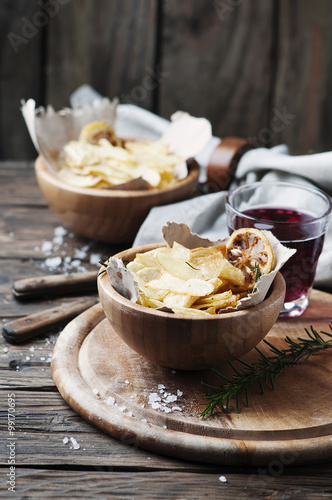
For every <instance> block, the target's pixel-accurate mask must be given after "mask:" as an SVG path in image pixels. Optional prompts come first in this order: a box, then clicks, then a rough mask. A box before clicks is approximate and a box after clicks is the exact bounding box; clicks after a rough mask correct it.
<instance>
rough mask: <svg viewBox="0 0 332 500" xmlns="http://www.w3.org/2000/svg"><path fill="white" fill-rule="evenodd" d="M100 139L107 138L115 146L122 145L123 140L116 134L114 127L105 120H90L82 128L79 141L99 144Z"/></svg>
mask: <svg viewBox="0 0 332 500" xmlns="http://www.w3.org/2000/svg"><path fill="white" fill-rule="evenodd" d="M100 139H107V140H108V141H109V142H110V143H111V144H113V146H122V144H121V140H120V139H119V138H118V137H117V136H116V135H115V132H114V129H113V127H111V126H110V125H109V124H108V123H105V122H90V123H88V124H87V125H85V127H83V128H82V130H81V133H80V136H79V141H80V142H88V143H89V144H98V142H99V141H100Z"/></svg>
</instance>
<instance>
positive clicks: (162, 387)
mask: <svg viewBox="0 0 332 500" xmlns="http://www.w3.org/2000/svg"><path fill="white" fill-rule="evenodd" d="M158 389H159V390H161V389H166V387H165V386H164V384H158Z"/></svg>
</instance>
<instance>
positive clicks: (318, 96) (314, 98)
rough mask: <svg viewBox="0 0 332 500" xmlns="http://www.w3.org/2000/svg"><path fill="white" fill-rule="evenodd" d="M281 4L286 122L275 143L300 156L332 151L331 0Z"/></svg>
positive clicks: (280, 75) (279, 76)
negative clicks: (331, 88) (314, 152)
mask: <svg viewBox="0 0 332 500" xmlns="http://www.w3.org/2000/svg"><path fill="white" fill-rule="evenodd" d="M278 3H279V5H280V12H279V21H278V41H279V42H278V48H277V56H278V66H277V69H278V70H277V73H276V82H275V95H274V104H273V109H274V110H276V111H277V112H279V113H282V114H283V116H284V118H283V121H280V120H279V127H278V130H277V131H276V134H275V139H274V142H275V143H281V142H285V143H287V144H288V145H289V146H290V148H291V151H292V152H293V153H294V154H307V153H310V152H313V151H316V152H317V151H326V150H330V149H331V148H332V137H331V132H330V130H331V124H332V107H331V92H330V87H331V78H332V72H331V67H332V66H331V47H332V38H331V31H332V4H331V2H328V1H326V0H323V1H321V2H315V1H313V0H307V1H305V2H289V1H287V0H282V1H281V2H278ZM273 109H272V110H271V111H272V112H273ZM289 115H291V117H290V116H289ZM271 119H272V115H271ZM283 122H284V123H283ZM272 128H273V127H272Z"/></svg>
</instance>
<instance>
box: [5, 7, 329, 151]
mask: <svg viewBox="0 0 332 500" xmlns="http://www.w3.org/2000/svg"><path fill="white" fill-rule="evenodd" d="M0 7H1V8H0V36H1V38H0V159H31V158H34V156H35V151H34V148H33V146H32V145H31V141H30V138H29V136H28V133H27V131H26V127H25V124H24V122H23V118H22V116H21V112H20V100H21V99H27V98H29V97H32V98H34V99H35V100H36V102H37V105H46V104H48V103H51V104H52V105H53V106H54V107H55V109H60V108H62V107H64V106H68V105H69V96H70V94H71V93H72V92H73V91H74V90H75V89H76V88H77V87H78V86H80V85H82V84H84V83H89V84H91V85H92V86H93V87H94V88H95V89H96V90H97V91H98V92H100V93H102V94H103V95H106V96H109V97H114V96H118V97H119V98H120V99H121V101H122V102H131V103H134V104H137V105H139V106H142V107H144V108H146V109H149V110H152V111H154V112H156V113H158V114H160V115H162V116H164V117H166V118H169V117H170V115H171V114H172V113H173V112H174V111H176V110H178V109H182V110H185V111H188V112H190V113H191V114H193V115H195V116H205V117H207V118H208V119H209V120H210V121H211V123H212V126H213V132H214V134H215V135H217V136H219V137H223V136H225V135H231V134H235V135H238V136H242V137H250V138H251V139H252V140H254V141H257V142H258V143H260V144H262V145H266V146H270V145H272V144H279V143H281V142H285V143H287V144H288V145H289V146H290V148H291V151H292V153H294V154H305V153H308V152H312V151H326V150H330V149H332V50H331V49H332V39H331V37H332V2H331V1H329V0H211V1H210V0H181V1H178V0H1V3H0ZM47 12H48V13H47Z"/></svg>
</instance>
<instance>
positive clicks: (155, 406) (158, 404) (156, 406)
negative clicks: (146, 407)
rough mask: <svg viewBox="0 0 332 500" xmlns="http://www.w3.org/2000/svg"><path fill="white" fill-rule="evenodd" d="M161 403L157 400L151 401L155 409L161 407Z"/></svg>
mask: <svg viewBox="0 0 332 500" xmlns="http://www.w3.org/2000/svg"><path fill="white" fill-rule="evenodd" d="M160 406H161V405H160V403H158V402H157V401H155V402H153V403H151V408H153V409H154V410H157V409H158V408H160Z"/></svg>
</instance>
